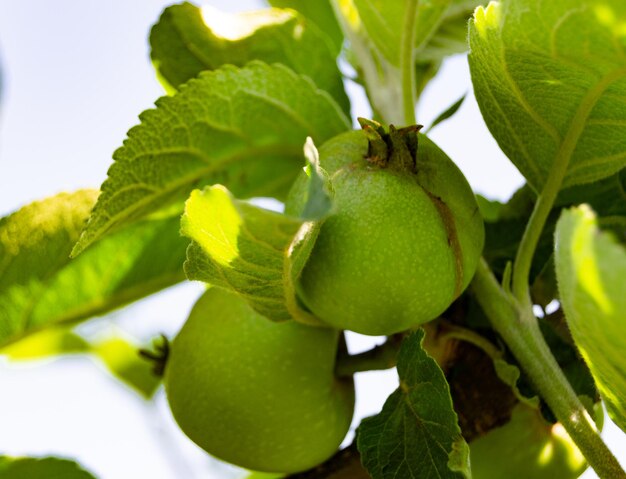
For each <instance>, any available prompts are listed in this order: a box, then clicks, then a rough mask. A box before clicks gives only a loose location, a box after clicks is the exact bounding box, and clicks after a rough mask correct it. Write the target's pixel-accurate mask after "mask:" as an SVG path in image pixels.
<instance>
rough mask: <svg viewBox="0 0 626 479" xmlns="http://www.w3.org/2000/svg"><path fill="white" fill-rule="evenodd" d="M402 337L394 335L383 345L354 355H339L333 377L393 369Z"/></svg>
mask: <svg viewBox="0 0 626 479" xmlns="http://www.w3.org/2000/svg"><path fill="white" fill-rule="evenodd" d="M403 337H404V336H403V335H402V334H394V335H393V336H389V337H388V338H387V340H386V341H385V342H384V343H383V344H380V345H378V346H375V347H373V348H372V349H370V350H368V351H364V352H362V353H359V354H354V355H350V354H345V355H340V356H339V357H338V358H337V365H336V366H335V375H336V376H337V377H340V378H343V377H350V376H352V375H353V374H355V373H360V372H364V371H380V370H383V369H391V368H393V367H395V365H396V362H397V356H398V351H399V350H400V345H401V344H402V339H403Z"/></svg>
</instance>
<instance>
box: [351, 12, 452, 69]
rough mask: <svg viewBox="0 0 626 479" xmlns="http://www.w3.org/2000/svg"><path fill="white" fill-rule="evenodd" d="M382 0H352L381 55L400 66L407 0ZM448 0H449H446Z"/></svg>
mask: <svg viewBox="0 0 626 479" xmlns="http://www.w3.org/2000/svg"><path fill="white" fill-rule="evenodd" d="M409 1H410V2H415V1H417V0H407V1H404V0H403V1H400V2H387V1H384V0H353V4H354V6H355V7H356V10H357V12H358V16H359V18H360V20H361V22H362V23H363V26H364V27H365V31H366V32H367V36H368V37H369V39H370V40H371V41H372V42H373V44H374V45H375V46H376V48H377V50H378V51H379V52H380V53H381V54H382V56H383V57H384V58H385V59H386V60H387V61H388V62H389V63H390V64H391V65H394V66H396V67H399V66H400V61H401V58H400V55H401V52H400V45H401V42H402V35H403V31H404V19H405V16H406V15H405V12H406V9H407V3H408V2H409ZM446 1H449V0H446Z"/></svg>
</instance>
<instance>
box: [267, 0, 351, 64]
mask: <svg viewBox="0 0 626 479" xmlns="http://www.w3.org/2000/svg"><path fill="white" fill-rule="evenodd" d="M269 3H270V4H271V5H272V6H273V7H278V8H293V9H294V10H297V11H298V12H300V13H301V14H302V15H304V16H305V17H306V18H308V19H310V20H311V21H312V22H313V23H315V25H317V26H318V27H319V28H320V29H321V30H322V31H323V32H324V33H326V35H328V38H330V39H331V41H332V42H333V45H334V50H333V53H334V54H335V56H337V55H338V54H339V52H340V51H341V46H342V44H343V32H342V31H341V27H340V26H339V23H338V22H337V18H336V17H335V12H334V11H333V7H332V6H331V4H330V0H315V1H314V2H312V1H311V0H269Z"/></svg>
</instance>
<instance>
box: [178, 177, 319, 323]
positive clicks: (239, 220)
mask: <svg viewBox="0 0 626 479" xmlns="http://www.w3.org/2000/svg"><path fill="white" fill-rule="evenodd" d="M181 225H182V234H184V235H185V236H187V237H188V238H190V239H191V240H192V243H191V245H190V246H189V249H188V251H187V261H186V262H185V272H186V273H187V277H188V278H189V279H192V280H200V281H205V282H207V283H210V284H212V285H215V286H219V287H222V288H227V289H230V290H233V291H235V292H237V293H238V294H240V295H242V296H243V297H244V298H245V299H246V300H247V301H248V302H249V304H250V305H251V306H252V307H253V308H254V309H255V310H256V311H258V312H259V313H261V314H262V315H264V316H266V317H267V318H269V319H271V320H274V321H285V320H289V319H292V318H293V317H297V318H299V319H303V320H304V321H307V320H308V321H314V320H313V318H312V317H310V315H308V314H307V313H305V312H304V311H301V310H300V308H299V306H298V305H297V301H296V297H295V286H294V285H295V281H296V278H297V275H299V273H300V271H301V269H302V267H303V266H304V263H305V262H306V257H308V254H309V253H310V247H309V248H304V249H303V248H302V245H301V244H300V243H305V244H306V243H307V242H306V241H304V239H305V238H306V237H307V236H309V235H313V237H314V236H315V235H316V233H315V231H316V230H315V229H314V228H313V226H312V225H313V223H310V222H306V223H305V222H304V220H301V219H298V218H295V217H291V216H287V215H283V214H280V213H275V212H273V211H268V210H265V209H262V208H259V207H257V206H254V205H252V204H250V203H247V202H245V201H240V200H237V199H235V198H233V196H232V195H231V194H230V193H229V191H228V190H226V188H224V187H223V186H221V185H217V186H213V187H210V188H205V189H204V191H199V190H196V191H194V192H192V193H191V197H190V198H189V200H188V201H187V203H186V205H185V214H184V215H183V218H182V221H181ZM302 253H304V254H302ZM314 322H315V321H314Z"/></svg>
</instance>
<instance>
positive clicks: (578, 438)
mask: <svg viewBox="0 0 626 479" xmlns="http://www.w3.org/2000/svg"><path fill="white" fill-rule="evenodd" d="M471 287H472V290H473V292H474V294H475V296H476V298H477V299H478V302H479V303H480V305H481V307H482V308H483V310H484V312H485V314H486V315H487V317H488V318H489V320H490V321H491V324H492V326H493V327H494V329H495V330H496V332H498V334H500V336H501V337H502V339H504V341H505V342H506V344H507V345H508V347H509V349H510V350H511V352H512V353H513V355H514V356H515V357H516V359H517V360H518V361H519V363H520V365H521V366H522V369H523V370H524V372H525V373H526V374H527V375H528V377H529V379H530V381H531V382H532V384H533V385H534V387H535V388H536V389H537V391H538V392H539V394H540V395H541V397H542V398H543V399H544V400H545V402H546V403H547V404H548V406H549V407H550V409H551V410H552V412H553V413H554V415H555V416H556V417H557V419H558V420H559V422H560V423H561V424H562V425H563V427H564V428H565V430H566V431H567V432H568V434H569V435H570V437H571V438H572V440H573V441H574V442H575V443H576V445H577V446H578V448H579V449H580V451H581V452H582V454H583V455H584V456H585V458H586V459H587V462H588V463H589V465H590V466H591V467H592V468H593V469H594V470H595V471H596V473H597V474H598V476H599V477H600V478H601V479H626V472H624V470H623V469H622V467H621V466H620V464H619V463H618V462H617V459H616V458H615V456H613V454H612V453H611V451H610V450H609V449H608V447H607V446H606V444H605V443H604V442H603V441H602V438H601V437H600V435H599V433H598V431H597V429H596V427H595V424H594V422H593V420H592V419H591V417H590V416H589V413H588V412H587V410H586V409H585V407H584V406H583V405H582V403H581V402H580V400H579V399H578V396H576V393H575V392H574V390H573V389H572V386H571V385H570V383H569V382H568V380H567V378H566V377H565V376H564V374H563V371H562V370H561V368H560V367H559V365H558V364H557V362H556V360H555V359H554V356H553V355H552V352H551V351H550V348H549V347H548V345H547V344H546V342H545V340H544V338H543V335H542V334H541V331H540V329H539V325H538V323H537V321H536V318H535V317H534V315H533V312H532V307H531V306H530V304H527V303H526V302H522V303H520V302H519V301H517V300H516V299H515V298H513V297H512V296H511V295H510V294H507V293H506V292H505V291H504V290H503V289H502V287H501V286H500V284H499V283H498V281H497V280H496V278H495V276H494V275H493V273H492V272H491V270H490V269H489V266H488V265H487V263H486V262H485V261H484V260H481V261H480V263H479V264H478V268H477V270H476V274H475V276H474V279H473V280H472V284H471Z"/></svg>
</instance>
